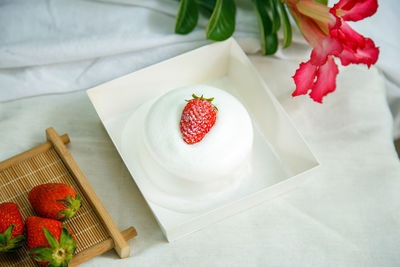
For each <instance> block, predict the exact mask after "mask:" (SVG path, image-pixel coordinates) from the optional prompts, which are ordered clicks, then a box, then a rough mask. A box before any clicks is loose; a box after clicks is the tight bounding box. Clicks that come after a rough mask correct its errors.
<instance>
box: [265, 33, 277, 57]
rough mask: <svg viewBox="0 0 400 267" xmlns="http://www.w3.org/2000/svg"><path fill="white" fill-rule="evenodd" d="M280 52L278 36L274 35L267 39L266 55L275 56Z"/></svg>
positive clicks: (268, 36)
mask: <svg viewBox="0 0 400 267" xmlns="http://www.w3.org/2000/svg"><path fill="white" fill-rule="evenodd" d="M277 50H278V34H277V33H273V34H270V35H267V36H266V37H265V55H273V54H275V52H276V51H277Z"/></svg>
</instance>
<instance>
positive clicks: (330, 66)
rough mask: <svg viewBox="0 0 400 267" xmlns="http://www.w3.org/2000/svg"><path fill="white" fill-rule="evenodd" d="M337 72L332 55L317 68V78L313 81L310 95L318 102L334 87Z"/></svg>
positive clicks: (333, 89)
mask: <svg viewBox="0 0 400 267" xmlns="http://www.w3.org/2000/svg"><path fill="white" fill-rule="evenodd" d="M338 73H339V70H338V67H337V65H336V63H335V60H334V59H333V57H332V56H330V57H328V59H327V61H326V63H325V64H324V65H322V66H320V67H319V68H318V72H317V77H318V78H317V80H316V81H315V83H314V86H313V88H312V91H311V93H310V97H311V98H312V99H313V100H314V101H316V102H319V103H322V98H323V97H324V96H326V95H327V94H328V93H330V92H333V91H335V89H336V76H337V74H338Z"/></svg>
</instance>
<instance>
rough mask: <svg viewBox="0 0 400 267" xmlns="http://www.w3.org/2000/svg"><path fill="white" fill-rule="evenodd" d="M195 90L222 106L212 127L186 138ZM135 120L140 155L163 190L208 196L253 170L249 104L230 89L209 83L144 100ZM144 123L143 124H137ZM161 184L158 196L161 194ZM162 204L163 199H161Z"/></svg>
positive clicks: (193, 196)
mask: <svg viewBox="0 0 400 267" xmlns="http://www.w3.org/2000/svg"><path fill="white" fill-rule="evenodd" d="M192 94H196V95H197V96H201V95H203V96H204V97H205V98H211V97H213V98H214V100H213V101H212V103H213V104H214V105H215V106H216V107H217V108H218V112H217V119H216V122H215V124H214V126H213V127H212V128H211V130H210V131H209V132H208V133H207V134H206V135H205V137H204V138H203V139H202V140H201V141H200V142H198V143H195V144H187V143H185V142H184V140H183V139H182V133H181V131H180V119H181V115H182V111H183V109H184V107H185V105H186V104H187V102H186V101H185V100H188V99H192ZM132 117H133V118H132V119H131V120H130V123H131V127H136V132H137V131H139V130H138V129H141V130H140V131H139V133H138V134H135V136H134V137H133V138H135V139H136V142H135V144H136V145H135V150H136V153H137V158H138V159H139V161H140V165H141V167H142V169H143V170H144V172H145V173H146V177H147V178H148V179H149V180H151V183H152V184H153V185H154V186H155V187H157V188H158V189H159V190H160V191H162V193H163V194H170V195H171V196H174V197H182V198H186V199H192V200H193V199H198V200H199V199H205V198H207V197H213V196H215V195H218V193H221V192H224V191H225V190H229V189H231V188H232V187H234V186H236V185H238V184H239V183H240V180H241V179H243V178H244V177H246V175H247V174H248V172H249V160H250V155H251V151H252V144H253V127H252V122H251V119H250V116H249V114H248V113H247V110H246V108H245V107H244V106H243V105H242V104H241V103H240V102H239V101H238V100H237V99H236V98H235V97H233V96H232V95H231V94H229V93H227V92H225V91H223V90H221V89H218V88H215V87H211V86H207V85H199V86H190V87H185V88H180V89H176V90H172V91H170V92H168V93H166V94H164V95H162V96H161V97H159V98H158V99H156V100H155V101H152V102H150V103H146V104H144V105H143V106H142V107H141V108H139V110H137V111H136V112H135V114H134V115H133V116H132ZM137 127H140V128H137ZM156 194H158V193H156V190H155V191H154V194H153V195H154V198H155V199H157V196H156ZM159 204H160V203H159Z"/></svg>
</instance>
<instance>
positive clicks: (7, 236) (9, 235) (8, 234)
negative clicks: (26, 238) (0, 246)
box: [4, 223, 15, 242]
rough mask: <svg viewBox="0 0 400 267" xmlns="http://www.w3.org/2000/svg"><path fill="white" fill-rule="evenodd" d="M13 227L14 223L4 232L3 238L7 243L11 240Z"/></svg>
mask: <svg viewBox="0 0 400 267" xmlns="http://www.w3.org/2000/svg"><path fill="white" fill-rule="evenodd" d="M14 227H15V223H13V224H11V225H10V226H9V227H8V228H7V230H5V231H4V236H5V238H6V240H7V242H8V241H9V240H10V239H11V235H12V232H13V230H14Z"/></svg>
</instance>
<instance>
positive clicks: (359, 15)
mask: <svg viewBox="0 0 400 267" xmlns="http://www.w3.org/2000/svg"><path fill="white" fill-rule="evenodd" d="M377 9H378V0H340V1H339V2H338V3H337V4H335V5H334V6H333V7H332V8H331V10H330V12H331V13H332V14H333V15H336V16H338V17H341V18H342V19H344V20H350V21H358V20H362V19H364V18H366V17H369V16H372V15H373V14H375V12H376V10H377Z"/></svg>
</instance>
